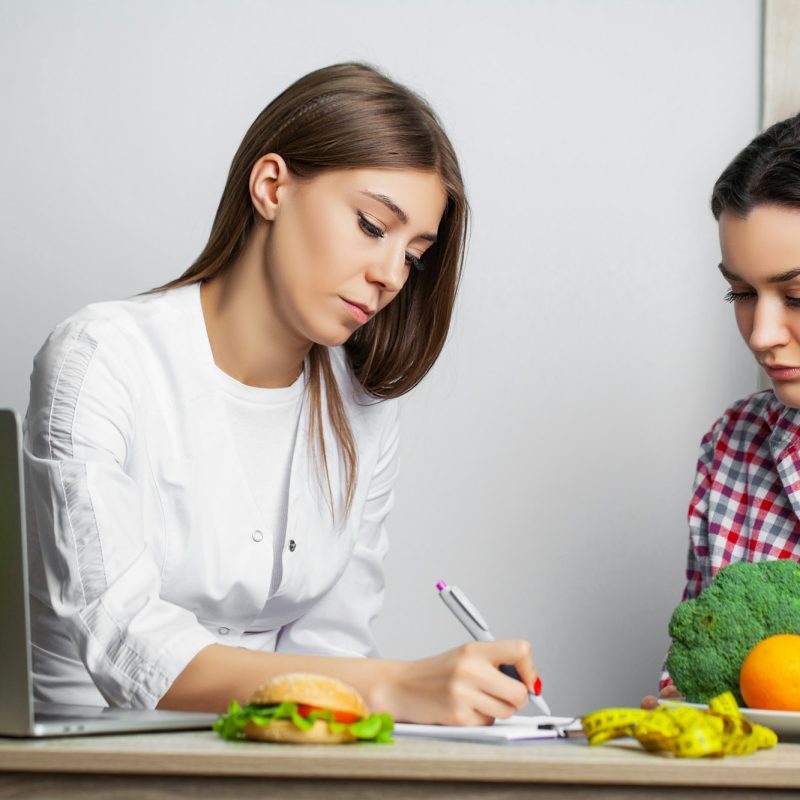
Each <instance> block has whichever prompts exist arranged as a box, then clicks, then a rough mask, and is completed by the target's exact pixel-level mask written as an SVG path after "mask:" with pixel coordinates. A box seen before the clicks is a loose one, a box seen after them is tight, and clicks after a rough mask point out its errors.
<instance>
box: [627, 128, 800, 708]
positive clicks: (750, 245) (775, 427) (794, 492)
mask: <svg viewBox="0 0 800 800" xmlns="http://www.w3.org/2000/svg"><path fill="white" fill-rule="evenodd" d="M711 210H712V212H713V214H714V217H715V219H716V220H717V221H718V222H719V239H720V248H721V251H722V261H721V262H720V264H719V270H720V272H721V273H722V277H723V278H724V279H725V280H726V281H727V282H728V284H729V286H730V289H729V291H728V294H727V296H726V300H728V301H729V302H731V303H733V306H734V312H735V314H736V323H737V326H738V328H739V332H740V333H741V334H742V336H743V337H744V340H745V342H746V343H747V345H748V347H749V348H750V350H751V351H752V352H753V355H754V356H755V358H756V361H758V363H759V364H760V365H761V367H762V368H763V369H764V371H765V372H766V373H767V375H768V376H769V378H770V381H771V382H772V388H771V389H768V390H766V391H762V392H757V393H756V394H753V395H750V396H749V397H746V398H744V399H743V400H740V401H739V402H738V403H736V404H734V405H733V406H732V407H731V408H729V409H728V410H727V411H726V412H725V413H724V414H723V415H722V417H720V419H718V420H717V422H716V423H715V424H714V426H713V427H712V428H711V430H710V431H709V432H708V433H707V434H706V435H705V436H704V437H703V440H702V443H701V445H700V457H699V459H698V461H697V474H696V477H695V482H694V493H693V495H692V500H691V503H690V505H689V554H688V559H687V565H686V579H687V581H686V588H685V590H684V593H683V599H684V600H686V599H689V598H693V597H697V595H698V594H700V592H701V591H702V590H703V589H704V588H705V587H706V586H708V585H709V583H710V582H711V581H712V579H713V578H714V576H715V575H716V574H717V572H718V571H719V570H720V569H721V568H722V567H724V566H726V565H727V564H730V563H733V562H736V561H767V560H772V559H779V558H792V559H795V560H800V452H799V451H800V114H798V115H797V116H795V117H792V118H790V119H787V120H783V121H782V122H778V123H777V124H775V125H773V126H772V127H771V128H769V129H768V130H767V131H765V132H764V133H762V134H761V135H760V136H757V137H756V138H755V139H754V140H753V141H752V142H751V143H750V144H749V145H748V146H747V147H746V148H745V149H744V150H742V152H741V153H739V155H737V156H736V158H734V160H733V161H732V162H731V163H730V164H729V165H728V166H727V167H726V169H725V170H724V172H723V173H722V175H720V177H719V179H718V180H717V182H716V184H715V185H714V191H713V194H712V196H711ZM675 695H677V691H676V690H675V688H674V687H673V686H672V685H671V680H670V677H669V675H667V674H666V673H665V674H664V676H663V677H662V681H661V695H660V696H662V697H669V696H675ZM654 704H655V698H654V697H649V698H645V699H644V701H643V705H644V706H645V707H650V706H652V705H654Z"/></svg>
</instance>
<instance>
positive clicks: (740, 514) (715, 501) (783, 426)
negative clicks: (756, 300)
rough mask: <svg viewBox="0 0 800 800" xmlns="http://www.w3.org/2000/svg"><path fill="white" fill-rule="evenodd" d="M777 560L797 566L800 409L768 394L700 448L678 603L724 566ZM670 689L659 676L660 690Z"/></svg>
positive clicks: (749, 402)
mask: <svg viewBox="0 0 800 800" xmlns="http://www.w3.org/2000/svg"><path fill="white" fill-rule="evenodd" d="M779 558H792V559H795V560H796V561H800V409H796V408H789V407H787V406H785V405H783V403H781V402H780V401H779V400H778V399H777V398H776V397H775V395H774V394H773V392H772V390H771V389H770V390H767V391H763V392H758V393H757V394H753V395H750V396H749V397H746V398H745V399H744V400H740V401H739V402H738V403H736V404H735V405H734V406H732V407H731V408H729V409H728V410H727V411H726V412H725V413H724V414H723V415H722V417H720V419H718V420H717V422H716V423H715V424H714V426H713V427H712V428H711V430H710V431H709V432H708V433H707V434H706V435H705V436H704V437H703V441H702V443H701V444H700V457H699V458H698V460H697V473H696V475H695V482H694V493H693V495H692V500H691V502H690V503H689V554H688V558H687V562H686V588H685V589H684V592H683V599H684V600H688V599H690V598H693V597H697V595H699V594H700V592H701V591H702V590H703V589H705V587H706V586H708V585H709V584H710V583H711V581H712V580H713V578H714V576H715V575H716V574H717V572H719V570H720V569H722V567H724V566H726V565H727V564H731V563H734V562H737V561H771V560H775V559H779ZM670 682H671V681H670V678H669V675H667V674H666V673H664V674H663V675H662V679H661V684H660V686H661V688H663V687H664V686H666V685H667V684H669V683H670Z"/></svg>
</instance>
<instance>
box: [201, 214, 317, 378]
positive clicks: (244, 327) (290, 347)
mask: <svg viewBox="0 0 800 800" xmlns="http://www.w3.org/2000/svg"><path fill="white" fill-rule="evenodd" d="M266 236H267V227H266V225H263V224H262V225H261V226H258V225H257V226H256V229H255V230H254V231H253V233H252V234H251V236H250V239H249V241H248V243H247V244H246V245H245V248H244V250H243V252H242V253H241V255H240V256H239V257H238V258H237V259H236V261H235V262H234V263H233V264H231V265H230V267H228V269H226V270H225V272H223V273H222V274H221V275H219V276H217V277H216V278H213V279H211V280H209V281H206V282H204V283H203V284H202V286H201V287H200V302H201V306H202V309H203V317H204V318H205V323H206V331H207V332H208V340H209V343H210V345H211V352H212V354H213V356H214V363H215V364H216V365H217V366H218V367H219V368H220V369H221V370H222V371H223V372H226V373H227V374H228V375H230V376H231V377H232V378H235V379H236V380H237V381H239V382H240V383H244V384H247V385H248V386H257V387H262V388H269V389H276V388H281V387H285V386H291V384H292V383H294V381H295V380H297V378H298V376H299V375H300V373H301V372H302V370H303V361H304V359H305V357H306V356H307V355H308V352H309V350H310V349H311V345H312V343H311V342H310V341H308V340H303V339H301V338H299V337H297V336H296V335H295V334H294V332H293V331H291V330H290V329H289V327H288V325H287V324H286V322H285V321H284V319H283V316H282V314H281V312H280V308H279V307H278V304H277V303H276V302H275V297H274V295H273V293H272V291H271V287H270V286H269V283H268V281H267V279H266V270H265V269H264V256H263V253H264V243H265V242H266Z"/></svg>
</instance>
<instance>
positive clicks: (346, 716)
mask: <svg viewBox="0 0 800 800" xmlns="http://www.w3.org/2000/svg"><path fill="white" fill-rule="evenodd" d="M324 710H325V709H323V708H320V707H319V706H306V705H298V706H297V713H298V714H299V715H300V716H301V717H307V716H308V715H309V714H310V713H311V712H312V711H324ZM333 719H334V721H336V722H343V723H344V724H345V725H349V724H350V723H352V722H358V720H359V719H361V717H359V716H358V714H351V713H350V712H349V711H334V712H333Z"/></svg>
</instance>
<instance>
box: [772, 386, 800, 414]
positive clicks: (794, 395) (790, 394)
mask: <svg viewBox="0 0 800 800" xmlns="http://www.w3.org/2000/svg"><path fill="white" fill-rule="evenodd" d="M772 391H773V392H775V397H777V398H778V400H780V401H781V403H783V404H784V405H785V406H788V407H789V408H800V381H792V382H791V383H788V382H779V381H772Z"/></svg>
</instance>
